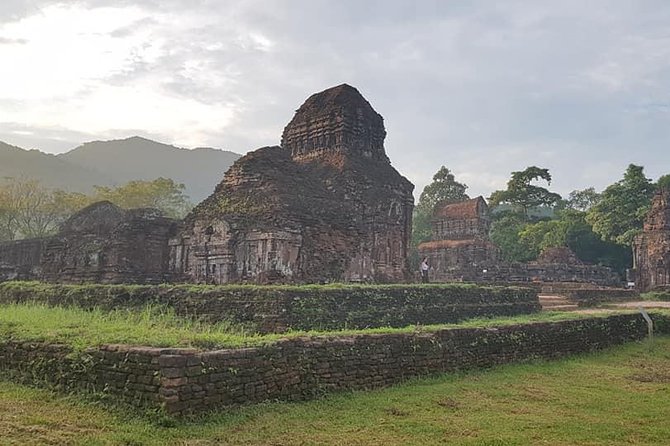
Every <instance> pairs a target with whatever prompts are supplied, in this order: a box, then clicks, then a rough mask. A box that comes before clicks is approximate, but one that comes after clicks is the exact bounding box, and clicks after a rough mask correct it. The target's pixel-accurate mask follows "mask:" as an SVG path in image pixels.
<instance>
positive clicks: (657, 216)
mask: <svg viewBox="0 0 670 446" xmlns="http://www.w3.org/2000/svg"><path fill="white" fill-rule="evenodd" d="M633 271H634V279H635V282H636V287H637V288H638V289H640V290H641V291H649V290H653V289H654V288H661V287H667V286H670V189H661V190H659V191H658V192H657V193H656V195H655V196H654V198H653V200H652V204H651V210H650V211H649V214H647V217H646V219H645V221H644V229H643V231H642V234H640V235H639V236H637V237H636V238H635V240H634V241H633Z"/></svg>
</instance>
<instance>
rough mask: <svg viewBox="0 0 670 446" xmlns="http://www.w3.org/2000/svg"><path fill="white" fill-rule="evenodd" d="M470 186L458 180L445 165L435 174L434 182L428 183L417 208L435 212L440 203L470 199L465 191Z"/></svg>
mask: <svg viewBox="0 0 670 446" xmlns="http://www.w3.org/2000/svg"><path fill="white" fill-rule="evenodd" d="M467 189H468V186H467V185H465V184H463V183H459V182H458V181H456V177H454V174H453V173H451V171H450V170H449V169H447V168H446V167H445V166H442V167H440V169H439V170H438V171H437V172H436V173H435V175H433V182H432V183H430V184H429V185H427V186H426V187H425V188H424V189H423V192H421V196H420V197H419V203H418V204H417V208H419V209H421V210H424V211H428V212H433V210H434V209H435V206H437V205H438V204H447V203H458V202H460V201H464V200H467V199H469V198H470V197H469V196H468V194H466V193H465V191H466V190H467Z"/></svg>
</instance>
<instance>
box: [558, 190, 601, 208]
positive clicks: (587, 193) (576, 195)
mask: <svg viewBox="0 0 670 446" xmlns="http://www.w3.org/2000/svg"><path fill="white" fill-rule="evenodd" d="M598 200H600V194H599V193H598V192H596V190H595V189H594V188H593V187H589V188H587V189H582V190H573V191H572V192H570V194H569V195H568V199H567V200H566V201H565V207H566V208H567V209H574V210H576V211H588V210H589V209H591V208H592V207H593V206H594V205H595V204H596V203H597V202H598Z"/></svg>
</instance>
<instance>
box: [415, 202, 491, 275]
mask: <svg viewBox="0 0 670 446" xmlns="http://www.w3.org/2000/svg"><path fill="white" fill-rule="evenodd" d="M490 226H491V218H490V216H489V209H488V206H487V204H486V201H484V199H483V198H482V197H477V198H473V199H471V200H466V201H462V202H460V203H448V204H443V205H438V206H436V208H435V212H434V214H433V221H432V234H433V236H432V240H431V241H428V242H424V243H421V244H420V245H419V247H418V249H419V254H420V256H421V258H423V257H428V263H429V265H430V266H431V268H432V276H433V278H432V280H436V281H440V282H450V281H454V280H464V281H474V280H478V278H479V276H480V275H481V272H482V271H483V270H487V269H489V268H491V267H493V266H495V265H498V263H499V259H500V250H499V249H498V247H497V246H496V245H495V244H494V243H493V242H492V241H491V240H490V239H489V229H490Z"/></svg>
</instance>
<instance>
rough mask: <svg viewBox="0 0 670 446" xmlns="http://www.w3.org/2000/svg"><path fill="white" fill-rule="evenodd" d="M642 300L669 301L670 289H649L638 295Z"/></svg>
mask: <svg viewBox="0 0 670 446" xmlns="http://www.w3.org/2000/svg"><path fill="white" fill-rule="evenodd" d="M640 297H641V298H642V299H643V300H652V301H670V291H650V292H648V293H643V294H641V295H640Z"/></svg>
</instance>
